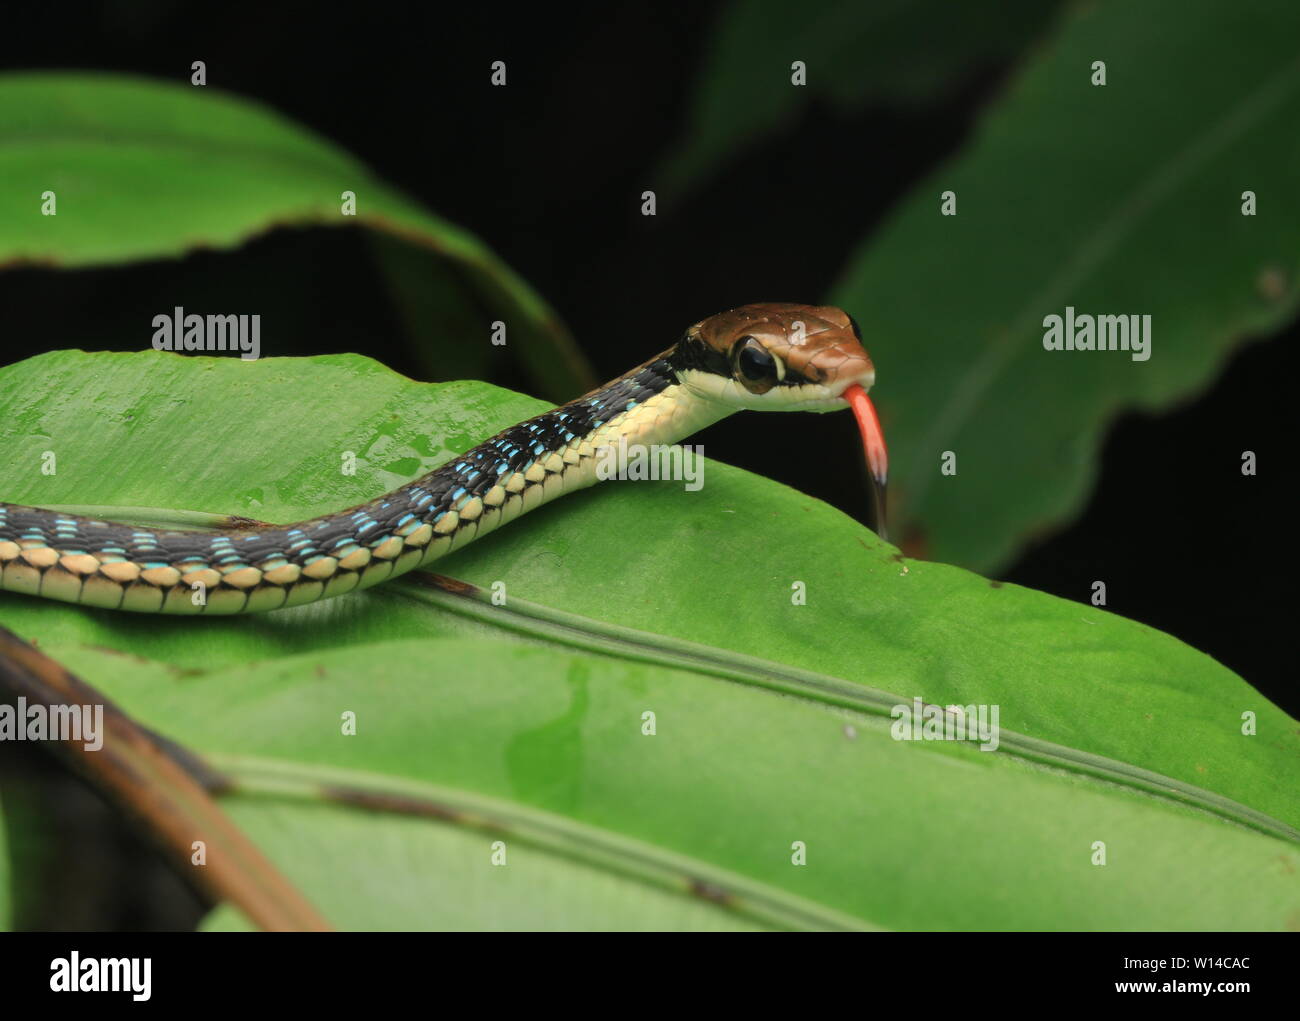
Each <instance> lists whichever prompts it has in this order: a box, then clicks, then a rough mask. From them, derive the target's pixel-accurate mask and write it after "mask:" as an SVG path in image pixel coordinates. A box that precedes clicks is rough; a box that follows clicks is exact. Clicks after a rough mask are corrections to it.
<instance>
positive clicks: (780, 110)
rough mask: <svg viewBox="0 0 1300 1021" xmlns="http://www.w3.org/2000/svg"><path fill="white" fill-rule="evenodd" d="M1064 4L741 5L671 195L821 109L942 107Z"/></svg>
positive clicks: (711, 67)
mask: <svg viewBox="0 0 1300 1021" xmlns="http://www.w3.org/2000/svg"><path fill="white" fill-rule="evenodd" d="M1055 6H1056V5H1055V4H1054V3H1051V2H1044V0H1012V2H1010V3H1002V4H998V5H997V7H996V8H994V9H990V8H989V7H987V6H982V5H977V4H952V3H947V2H945V0H808V2H806V3H804V4H801V5H800V10H799V14H798V16H797V17H793V18H792V17H791V10H790V5H789V4H788V3H782V2H781V0H748V2H745V3H734V4H731V5H730V6H729V7H727V8H726V9H725V11H724V12H723V14H722V16H721V19H720V21H719V24H718V26H717V28H716V30H715V32H714V35H713V40H712V42H711V44H710V45H709V46H708V47H707V48H706V51H705V52H706V57H705V66H704V69H703V71H702V72H701V73H700V76H699V79H700V84H699V88H698V89H696V91H695V98H694V106H693V109H692V111H691V114H690V127H689V129H688V132H687V134H686V136H685V137H684V138H683V139H682V141H681V143H680V144H679V145H678V146H677V147H676V148H675V149H674V151H673V152H672V153H671V155H670V156H669V158H668V160H667V162H666V164H665V166H664V168H663V171H662V175H661V179H662V180H663V182H664V183H663V188H664V190H665V191H670V192H671V191H677V190H680V189H682V188H683V187H685V186H687V185H688V184H690V183H693V182H695V181H697V180H698V179H699V178H700V177H701V176H703V175H704V174H705V173H706V172H708V171H710V170H712V169H714V168H715V167H716V166H717V165H718V164H721V163H725V162H728V161H730V160H734V159H737V158H738V157H740V156H742V155H743V154H744V153H745V152H746V151H747V150H748V149H749V148H750V147H752V146H753V145H754V143H755V142H757V141H759V140H760V139H763V138H765V137H767V136H768V135H770V134H773V133H775V132H777V131H779V130H780V129H781V128H783V127H786V126H788V125H789V124H790V123H792V122H793V121H794V120H795V118H796V117H797V115H798V114H799V113H800V112H801V111H802V110H803V109H804V108H805V107H807V106H808V105H810V104H813V103H817V102H819V101H820V102H824V103H827V104H829V105H830V106H831V107H833V108H834V109H836V110H837V111H852V110H856V109H859V108H861V107H866V106H869V105H873V104H874V105H882V106H906V107H911V106H919V105H923V104H925V103H929V102H932V101H934V100H936V99H938V98H940V97H942V96H944V95H945V94H947V93H949V92H951V91H953V90H954V89H955V88H956V86H957V85H959V84H960V83H961V82H962V81H963V79H966V78H968V77H969V76H970V75H971V73H972V72H974V71H977V70H979V69H981V68H982V67H986V66H989V65H991V64H993V63H995V62H997V61H999V60H1002V59H1005V58H1006V57H1008V56H1010V55H1012V54H1015V53H1017V52H1019V51H1020V50H1021V49H1022V48H1023V47H1024V46H1025V44H1026V43H1027V42H1029V40H1031V39H1032V38H1033V37H1034V36H1035V35H1037V34H1038V32H1039V31H1040V30H1041V29H1042V28H1043V26H1044V25H1045V24H1046V23H1047V21H1048V20H1049V18H1050V17H1051V16H1052V14H1053V12H1054V10H1055ZM795 60H802V61H803V62H804V64H805V67H806V74H807V83H806V84H805V85H802V86H797V85H795V84H793V82H792V81H791V75H792V74H793V72H792V70H791V66H790V65H791V63H792V62H793V61H795Z"/></svg>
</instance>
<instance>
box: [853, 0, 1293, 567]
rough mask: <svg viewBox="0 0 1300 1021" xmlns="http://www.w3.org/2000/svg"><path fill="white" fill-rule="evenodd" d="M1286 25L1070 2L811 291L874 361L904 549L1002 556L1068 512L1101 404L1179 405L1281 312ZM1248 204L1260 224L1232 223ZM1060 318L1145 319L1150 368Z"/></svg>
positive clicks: (1289, 33) (1230, 468)
mask: <svg viewBox="0 0 1300 1021" xmlns="http://www.w3.org/2000/svg"><path fill="white" fill-rule="evenodd" d="M1297 33H1300V7H1297V6H1296V5H1294V4H1273V3H1267V2H1256V0H1250V2H1245V3H1237V4H1221V3H1215V2H1212V0H1189V2H1186V3H1182V4H1178V5H1167V4H1132V3H1120V2H1099V3H1095V4H1087V5H1078V6H1076V7H1074V8H1073V9H1072V12H1071V15H1070V17H1069V18H1068V19H1067V21H1066V23H1065V24H1064V26H1063V27H1062V29H1061V31H1060V33H1059V35H1058V36H1057V37H1056V38H1055V39H1054V40H1053V41H1052V42H1051V44H1050V45H1049V46H1047V47H1046V48H1045V49H1044V50H1043V51H1042V52H1041V53H1039V54H1038V55H1037V56H1036V57H1035V58H1034V59H1033V60H1032V61H1031V62H1030V63H1029V65H1028V66H1027V67H1026V69H1025V70H1024V72H1023V74H1022V75H1021V76H1020V78H1019V80H1018V81H1017V82H1016V83H1015V84H1014V86H1013V87H1012V88H1011V89H1010V91H1009V92H1008V94H1007V95H1006V96H1005V98H1003V99H1002V100H1001V101H999V102H998V103H997V104H996V106H995V107H994V108H993V109H992V110H991V111H990V112H989V114H988V115H987V117H986V118H985V120H984V122H983V124H982V125H981V126H980V128H979V130H978V132H977V135H976V137H975V139H974V141H973V142H972V143H971V144H970V145H969V146H968V148H967V149H966V151H964V152H963V153H962V154H961V155H960V156H959V157H957V158H956V159H955V160H954V161H952V162H951V163H950V164H949V165H947V166H944V167H942V168H941V169H940V170H939V171H938V172H936V173H935V174H933V175H932V176H931V177H930V178H928V179H927V180H925V181H924V182H922V183H921V184H920V185H918V186H917V188H916V189H915V191H914V192H913V194H912V196H911V197H910V198H909V199H908V200H907V201H906V202H905V203H904V204H903V205H902V207H901V208H900V209H899V210H898V211H897V213H896V214H895V215H894V216H893V218H892V219H891V220H890V221H889V222H888V223H887V224H886V226H884V227H883V228H882V229H881V230H879V231H878V232H877V233H876V234H874V235H873V236H872V238H871V239H870V241H869V242H868V243H867V244H866V245H865V246H864V248H863V250H862V251H861V252H860V253H859V254H858V256H857V257H855V258H854V259H853V260H852V262H851V264H850V266H849V267H848V270H847V272H846V273H845V275H844V278H843V279H842V280H841V282H840V283H839V285H838V286H837V287H836V288H835V289H834V292H833V295H832V298H833V300H834V301H836V302H837V303H839V304H841V305H844V306H845V307H846V308H849V309H851V310H852V311H853V312H854V313H855V314H856V316H857V318H858V320H859V322H860V323H861V324H862V329H863V331H864V334H865V336H866V340H867V345H868V348H869V349H870V350H871V352H872V354H873V356H874V358H875V360H876V363H877V367H878V369H879V379H880V383H879V388H878V391H877V400H878V404H879V407H880V411H881V415H882V417H883V419H884V422H885V428H886V432H887V434H888V435H889V437H890V446H891V453H892V455H893V461H894V463H895V464H896V465H897V470H896V472H895V474H894V478H893V482H894V490H895V494H896V496H897V498H898V504H897V506H896V508H895V510H896V522H897V523H900V524H901V525H902V527H903V529H904V534H905V535H906V539H905V547H906V548H909V549H915V550H925V551H926V552H927V555H932V556H934V557H935V558H936V559H942V560H950V561H954V562H958V563H962V564H965V565H967V566H970V567H973V568H976V569H990V568H993V567H995V566H997V565H999V564H1001V563H1003V562H1004V561H1005V560H1006V559H1007V558H1008V557H1009V556H1010V555H1011V554H1012V553H1013V552H1014V551H1015V550H1016V548H1017V547H1018V545H1019V544H1021V543H1022V542H1024V541H1025V540H1026V539H1028V538H1030V537H1031V536H1035V535H1039V534H1041V533H1042V532H1043V531H1044V530H1045V529H1048V528H1051V527H1053V526H1056V525H1059V523H1060V522H1062V521H1063V520H1064V519H1066V518H1067V517H1068V516H1070V515H1071V514H1073V513H1074V512H1075V511H1076V510H1077V509H1078V507H1079V505H1080V503H1081V501H1082V500H1083V498H1084V496H1085V494H1086V492H1087V490H1088V488H1089V486H1090V484H1091V482H1092V478H1093V476H1094V474H1095V471H1096V469H1095V458H1096V449H1097V445H1098V442H1099V440H1100V438H1101V435H1102V433H1103V432H1104V430H1105V429H1106V427H1107V425H1108V423H1109V422H1110V421H1111V420H1112V419H1113V417H1114V416H1115V415H1116V414H1117V413H1118V412H1119V411H1120V410H1121V409H1123V408H1126V407H1138V408H1143V409H1148V410H1152V409H1160V408H1165V407H1168V406H1169V405H1170V404H1171V403H1172V402H1174V401H1176V400H1178V399H1179V398H1184V397H1187V396H1188V395H1190V394H1192V393H1194V392H1195V391H1196V390H1197V389H1198V388H1200V387H1203V386H1204V385H1205V384H1206V383H1207V382H1208V381H1209V380H1210V379H1211V378H1212V377H1213V375H1214V373H1215V372H1216V371H1217V369H1218V368H1219V366H1220V365H1221V364H1222V362H1223V360H1224V359H1225V358H1226V357H1227V355H1228V353H1229V352H1230V351H1231V350H1232V349H1233V348H1235V347H1236V346H1237V345H1239V344H1240V343H1241V341H1242V339H1243V338H1244V337H1250V336H1253V335H1260V334H1266V333H1267V332H1269V331H1271V330H1273V329H1275V328H1277V327H1278V326H1280V325H1281V324H1283V323H1285V322H1286V321H1287V320H1288V319H1290V318H1291V316H1292V315H1293V313H1294V311H1295V307H1296V295H1297V292H1296V288H1295V286H1294V280H1295V273H1296V270H1297V264H1298V261H1300V241H1298V240H1297V235H1296V231H1295V224H1296V223H1297V222H1300V197H1298V196H1297V192H1296V189H1295V188H1294V186H1293V182H1294V181H1295V179H1296V176H1297V174H1300V135H1298V134H1297V133H1296V131H1295V130H1294V127H1295V124H1296V122H1297V119H1300V58H1297V56H1296V47H1295V39H1296V37H1297ZM1098 60H1101V61H1105V63H1106V73H1107V84H1105V85H1104V86H1094V85H1093V84H1091V78H1092V74H1093V71H1092V63H1093V62H1094V61H1098ZM1247 190H1250V191H1253V192H1255V193H1256V195H1257V197H1258V203H1259V205H1258V215H1255V216H1243V215H1242V193H1243V192H1245V191H1247ZM946 191H952V192H955V194H956V196H957V215H955V216H944V215H941V213H940V194H941V193H942V192H946ZM1067 306H1072V307H1074V308H1075V309H1076V310H1077V311H1078V312H1079V313H1087V314H1093V315H1102V314H1106V315H1128V314H1144V315H1150V316H1151V317H1152V348H1151V352H1152V353H1151V357H1150V360H1149V361H1145V362H1142V361H1134V360H1132V358H1131V356H1130V354H1129V353H1125V352H1120V351H1108V352H1105V353H1101V352H1096V351H1093V352H1083V351H1071V352H1057V351H1047V350H1045V349H1044V344H1043V337H1044V332H1045V331H1044V317H1046V316H1048V315H1052V314H1058V315H1061V314H1064V312H1065V309H1066V307H1067ZM946 451H951V452H952V453H954V454H955V455H956V468H957V472H956V474H955V475H949V474H944V473H943V472H942V471H941V465H942V458H943V455H944V453H945V452H946ZM1152 456H1153V457H1154V456H1158V452H1155V451H1153V452H1152ZM1205 470H1206V472H1207V477H1208V478H1219V479H1227V478H1228V477H1229V476H1230V475H1232V474H1233V473H1236V472H1239V470H1240V466H1239V464H1238V463H1237V462H1235V461H1228V462H1223V463H1218V464H1213V463H1211V464H1207V465H1206V466H1205Z"/></svg>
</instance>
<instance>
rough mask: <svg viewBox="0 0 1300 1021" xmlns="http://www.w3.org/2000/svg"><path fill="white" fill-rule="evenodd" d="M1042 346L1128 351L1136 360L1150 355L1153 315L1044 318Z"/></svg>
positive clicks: (1068, 310)
mask: <svg viewBox="0 0 1300 1021" xmlns="http://www.w3.org/2000/svg"><path fill="white" fill-rule="evenodd" d="M1043 330H1044V332H1043V348H1044V349H1045V350H1047V351H1129V352H1132V358H1133V360H1134V361H1135V362H1145V361H1146V360H1147V359H1148V358H1150V357H1151V316H1150V315H1127V316H1109V315H1106V316H1094V315H1087V314H1083V315H1075V313H1074V306H1073V305H1066V306H1065V315H1064V316H1058V315H1056V314H1052V315H1049V316H1044V317H1043Z"/></svg>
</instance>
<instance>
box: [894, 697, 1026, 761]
mask: <svg viewBox="0 0 1300 1021" xmlns="http://www.w3.org/2000/svg"><path fill="white" fill-rule="evenodd" d="M1000 714H1001V709H1000V707H998V706H997V705H966V706H961V705H950V706H942V705H926V704H925V702H923V701H922V700H921V699H920V698H914V699H912V702H911V704H910V705H909V704H907V703H902V704H900V705H896V706H894V707H893V708H892V709H891V710H890V711H889V715H890V716H892V717H893V718H894V722H893V723H891V724H890V725H889V733H890V735H891V736H892V737H893V739H894V740H895V741H973V742H978V743H979V746H980V751H985V752H993V751H997V748H998V743H999V740H998V734H999V733H1000V730H999V727H998V717H999V716H1000Z"/></svg>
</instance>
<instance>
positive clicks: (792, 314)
mask: <svg viewBox="0 0 1300 1021" xmlns="http://www.w3.org/2000/svg"><path fill="white" fill-rule="evenodd" d="M670 361H672V363H673V366H674V368H675V369H676V370H677V376H678V378H679V379H680V380H681V382H682V384H683V385H684V386H686V387H687V388H688V389H690V390H691V391H693V392H694V393H696V394H697V395H698V396H700V397H704V398H707V399H710V400H715V401H721V402H722V403H725V404H729V405H731V406H732V407H735V408H750V409H753V410H755V411H834V410H837V409H839V408H846V407H848V406H849V402H848V401H847V400H846V398H845V391H846V390H847V389H848V388H849V387H851V386H854V385H858V386H861V387H862V389H863V390H864V391H866V390H869V389H870V388H871V385H872V384H873V383H874V382H875V380H876V370H875V368H874V367H873V366H872V364H871V358H870V356H869V355H868V354H867V352H866V351H865V350H864V349H863V347H862V337H861V334H860V333H859V332H858V327H857V324H856V323H855V322H854V321H853V317H852V316H850V315H849V314H848V313H847V312H845V311H844V310H842V309H838V308H835V307H834V306H831V305H794V304H790V303H786V302H766V303H762V304H757V305H742V306H741V307H740V308H733V309H731V310H730V311H728V312H720V313H718V314H717V315H714V316H709V318H708V319H704V320H701V321H700V322H698V323H696V324H695V325H694V326H692V327H691V328H690V329H689V330H687V331H686V335H685V336H684V337H683V338H682V339H681V341H680V342H679V343H678V345H677V347H676V348H675V349H674V350H673V352H672V355H671V356H670Z"/></svg>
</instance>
